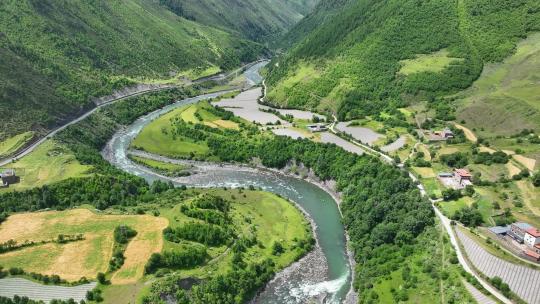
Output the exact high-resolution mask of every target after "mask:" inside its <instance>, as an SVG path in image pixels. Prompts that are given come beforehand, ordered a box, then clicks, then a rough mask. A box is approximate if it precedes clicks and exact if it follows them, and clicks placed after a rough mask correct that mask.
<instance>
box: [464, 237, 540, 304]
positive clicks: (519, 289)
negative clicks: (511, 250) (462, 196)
mask: <svg viewBox="0 0 540 304" xmlns="http://www.w3.org/2000/svg"><path fill="white" fill-rule="evenodd" d="M455 231H456V235H457V237H458V238H459V240H460V242H461V243H462V244H463V247H464V249H465V252H466V254H467V256H468V258H469V260H470V261H471V263H472V264H473V265H474V267H476V269H478V270H480V271H481V272H482V273H483V274H485V275H487V276H488V277H490V278H493V277H495V276H498V277H500V278H501V279H502V280H503V281H504V282H505V283H507V284H508V286H510V289H511V290H512V291H513V292H514V293H515V294H517V295H518V296H519V297H520V298H522V299H523V300H525V301H527V303H531V304H538V303H540V292H538V290H540V271H538V270H534V269H531V268H527V267H524V266H518V265H514V264H512V263H509V262H506V261H504V260H502V259H500V258H498V257H495V256H493V255H492V254H490V253H488V252H487V251H486V250H484V249H483V248H482V247H481V246H480V245H478V244H476V243H475V242H474V241H473V240H472V239H471V238H470V237H468V236H467V235H465V234H464V233H463V232H461V231H460V230H459V229H456V230H455Z"/></svg>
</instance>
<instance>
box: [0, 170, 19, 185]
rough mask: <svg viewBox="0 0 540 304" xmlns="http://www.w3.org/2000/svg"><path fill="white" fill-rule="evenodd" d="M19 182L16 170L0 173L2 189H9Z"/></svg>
mask: <svg viewBox="0 0 540 304" xmlns="http://www.w3.org/2000/svg"><path fill="white" fill-rule="evenodd" d="M18 182H19V177H18V176H17V175H16V174H15V170H14V169H6V170H4V171H2V173H0V187H8V186H9V185H11V184H16V183H18Z"/></svg>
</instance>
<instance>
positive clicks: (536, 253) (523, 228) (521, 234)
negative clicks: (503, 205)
mask: <svg viewBox="0 0 540 304" xmlns="http://www.w3.org/2000/svg"><path fill="white" fill-rule="evenodd" d="M489 230H490V231H491V232H493V233H495V234H497V235H502V236H504V235H506V236H508V237H510V238H512V239H513V240H514V241H515V242H517V243H518V244H519V245H521V247H520V249H521V250H522V251H523V253H524V254H525V255H527V256H529V257H531V258H533V259H535V260H536V261H540V230H538V229H537V228H536V227H533V226H531V225H529V224H528V223H524V222H518V223H513V224H511V225H510V226H506V227H492V228H490V229H489Z"/></svg>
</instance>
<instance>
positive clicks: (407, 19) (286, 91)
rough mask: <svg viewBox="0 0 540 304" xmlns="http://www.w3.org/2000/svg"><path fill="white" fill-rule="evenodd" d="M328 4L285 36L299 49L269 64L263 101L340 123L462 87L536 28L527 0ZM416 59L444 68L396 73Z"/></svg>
mask: <svg viewBox="0 0 540 304" xmlns="http://www.w3.org/2000/svg"><path fill="white" fill-rule="evenodd" d="M327 2H328V3H326V4H325V5H323V4H321V5H319V6H318V7H317V9H316V10H315V12H314V13H313V14H311V15H310V16H308V17H307V18H305V19H304V20H303V21H302V22H301V23H300V24H299V25H298V27H297V28H295V29H293V30H292V31H291V32H290V33H289V34H288V37H289V39H290V40H292V41H294V40H299V42H298V43H297V44H295V45H294V47H293V48H292V50H291V51H289V52H288V53H287V54H285V55H284V56H281V57H280V58H277V59H275V62H274V63H275V64H272V65H271V70H270V72H269V76H268V79H267V83H268V85H269V86H270V92H269V100H270V101H272V102H274V103H276V104H278V105H284V106H288V107H295V108H318V109H319V110H331V111H334V112H336V113H337V114H338V117H339V118H340V119H341V120H344V119H351V118H358V117H363V116H365V115H372V114H377V113H379V112H380V111H383V110H385V109H392V108H396V107H401V106H403V105H405V104H407V103H408V102H409V101H410V100H415V99H420V100H425V99H428V100H433V98H434V97H435V96H440V95H445V94H448V93H453V92H457V91H459V90H462V89H464V88H467V87H468V86H470V85H471V83H472V82H473V81H474V80H475V79H477V78H478V77H479V75H480V73H481V71H482V68H483V65H484V64H485V63H488V62H494V61H501V60H502V59H504V58H505V57H507V56H508V55H510V54H511V53H512V52H513V51H514V49H515V46H516V43H517V42H518V41H519V40H520V39H522V38H524V37H525V36H526V35H527V33H528V32H530V31H535V30H539V29H540V28H539V26H540V4H539V3H538V1H534V0H519V1H513V0H505V1H489V0H482V1H476V0H475V1H472V0H432V1H422V0H406V1H402V0H392V1H386V2H384V5H381V3H380V1H373V0H363V1H356V0H348V1H337V0H335V1H327ZM328 7H330V12H331V13H330V14H329V15H327V10H328ZM495 25H496V26H495ZM297 31H298V32H297ZM299 37H302V39H299ZM438 51H446V52H448V54H447V55H440V54H442V53H437V52H438ZM420 54H437V55H438V56H439V57H438V60H449V64H448V65H447V66H446V67H443V68H442V69H441V70H439V71H436V70H423V69H422V68H417V69H418V70H417V71H416V72H413V73H408V74H403V73H401V71H400V70H401V68H402V66H403V63H402V61H403V60H407V59H415V58H416V56H417V55H420ZM308 62H309V64H308Z"/></svg>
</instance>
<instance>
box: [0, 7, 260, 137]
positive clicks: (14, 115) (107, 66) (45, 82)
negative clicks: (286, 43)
mask: <svg viewBox="0 0 540 304" xmlns="http://www.w3.org/2000/svg"><path fill="white" fill-rule="evenodd" d="M262 50H263V47H262V46H261V45H259V44H256V43H253V42H250V41H247V40H243V39H240V38H237V37H236V36H234V35H232V34H230V33H227V32H224V31H221V30H218V29H214V28H211V27H208V26H205V25H201V24H198V23H196V22H193V21H190V20H187V19H185V18H181V17H179V16H177V15H176V14H174V13H172V12H171V11H170V10H169V9H167V8H165V7H163V6H160V5H158V4H156V3H155V1H152V0H122V1H120V0H113V1H104V0H100V1H84V0H69V1H68V0H60V1H58V0H6V1H2V2H1V3H0V63H1V64H0V115H1V117H2V121H3V123H2V129H1V130H0V140H2V139H4V138H6V137H8V136H10V135H14V134H18V133H22V132H24V131H27V130H29V129H33V130H38V131H40V130H44V129H47V128H50V127H52V126H53V125H55V124H57V123H58V122H59V121H62V120H64V119H67V118H69V117H70V116H72V115H74V114H76V113H77V112H80V111H81V110H82V109H83V108H84V107H88V106H89V104H90V99H91V97H92V96H100V95H104V94H108V93H110V92H111V91H112V90H113V89H116V88H120V87H123V86H125V85H126V84H129V83H130V80H128V79H133V78H137V77H147V78H158V77H169V76H170V74H171V73H172V72H175V73H177V72H180V71H186V70H190V69H198V68H200V69H204V68H206V67H209V66H216V67H221V68H222V69H230V68H232V67H234V66H237V65H239V64H240V62H248V61H251V60H254V59H256V57H257V56H258V54H260V53H261V51H262Z"/></svg>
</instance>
